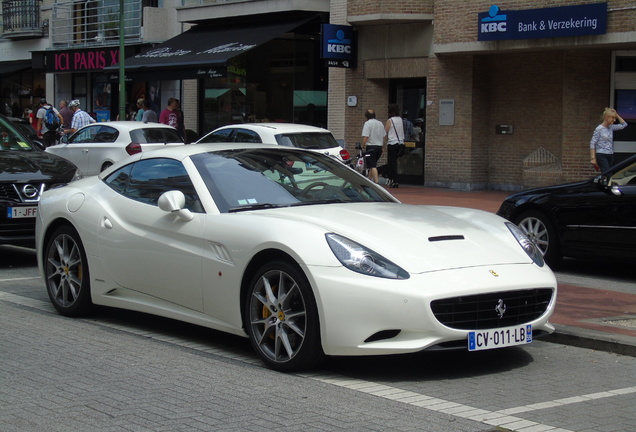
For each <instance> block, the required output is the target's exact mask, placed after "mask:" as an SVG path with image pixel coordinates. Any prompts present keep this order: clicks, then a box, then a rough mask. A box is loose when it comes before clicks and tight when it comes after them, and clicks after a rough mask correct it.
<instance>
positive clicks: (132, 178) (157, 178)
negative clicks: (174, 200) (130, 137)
mask: <svg viewBox="0 0 636 432" xmlns="http://www.w3.org/2000/svg"><path fill="white" fill-rule="evenodd" d="M104 181H105V182H106V184H108V185H109V186H110V187H111V188H112V189H113V190H115V191H117V192H119V193H121V194H122V195H124V196H126V197H128V198H130V199H132V200H135V201H139V202H142V203H145V204H150V205H153V206H156V205H157V202H158V200H159V197H160V196H161V194H162V193H164V192H168V191H171V190H180V191H181V192H183V194H184V195H185V197H186V208H187V209H189V210H190V211H193V212H195V213H203V207H202V206H201V202H200V201H199V197H198V195H197V193H196V191H195V190H194V186H193V185H192V182H191V181H190V177H189V176H188V174H187V172H186V170H185V168H184V167H183V165H182V164H181V162H179V161H176V160H173V159H159V158H158V159H146V160H141V161H138V162H136V163H133V164H130V165H127V166H125V167H123V168H122V169H120V170H117V171H115V172H113V173H112V174H110V175H109V176H108V177H107V178H106V179H105V180H104Z"/></svg>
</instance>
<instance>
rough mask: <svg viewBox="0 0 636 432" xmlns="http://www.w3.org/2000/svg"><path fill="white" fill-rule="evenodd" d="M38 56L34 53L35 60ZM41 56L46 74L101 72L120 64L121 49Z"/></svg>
mask: <svg viewBox="0 0 636 432" xmlns="http://www.w3.org/2000/svg"><path fill="white" fill-rule="evenodd" d="M38 54H40V53H33V57H34V59H35V58H36V56H37V55H38ZM41 54H42V55H43V59H42V60H43V61H42V67H43V69H44V71H45V72H46V73H57V72H89V71H101V70H102V69H104V68H105V67H108V66H114V65H117V63H118V62H119V47H100V48H94V49H82V50H66V51H45V52H43V53H41ZM37 63H39V62H37Z"/></svg>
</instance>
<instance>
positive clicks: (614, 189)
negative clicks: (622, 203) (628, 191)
mask: <svg viewBox="0 0 636 432" xmlns="http://www.w3.org/2000/svg"><path fill="white" fill-rule="evenodd" d="M611 190H612V193H613V194H614V195H616V196H623V192H622V191H621V189H620V188H619V187H618V185H614V186H612V189H611Z"/></svg>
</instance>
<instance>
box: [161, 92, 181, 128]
mask: <svg viewBox="0 0 636 432" xmlns="http://www.w3.org/2000/svg"><path fill="white" fill-rule="evenodd" d="M178 106H179V101H178V100H177V99H175V98H170V99H168V106H167V107H166V108H165V109H164V110H163V111H161V114H159V123H163V124H165V125H168V126H172V127H173V128H175V129H176V128H177V126H179V113H178V111H177V109H178Z"/></svg>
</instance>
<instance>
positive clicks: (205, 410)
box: [0, 247, 636, 432]
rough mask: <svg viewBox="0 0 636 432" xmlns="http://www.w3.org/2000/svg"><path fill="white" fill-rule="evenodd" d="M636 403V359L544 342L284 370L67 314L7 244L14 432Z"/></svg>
mask: <svg viewBox="0 0 636 432" xmlns="http://www.w3.org/2000/svg"><path fill="white" fill-rule="evenodd" d="M628 273H629V268H628V267H627V266H625V265H618V264H617V265H613V264H611V263H601V264H599V263H596V262H595V263H581V262H566V264H565V265H564V267H563V269H562V270H560V271H559V272H558V273H557V276H558V278H559V281H560V282H562V283H572V284H576V285H578V286H591V287H599V288H604V289H616V290H629V292H634V291H633V290H634V283H633V282H632V281H630V278H629V275H628ZM632 280H633V277H632ZM634 406H636V359H635V358H633V357H627V356H621V355H617V354H611V353H607V352H602V351H594V350H589V349H584V348H576V347H571V346H562V345H558V344H554V343H548V342H543V341H540V340H537V341H535V342H533V343H532V344H531V345H528V346H525V347H523V348H519V347H515V348H508V349H503V350H494V351H485V352H477V353H468V352H442V353H419V354H414V355H404V356H384V357H353V358H349V357H346V358H344V357H341V358H331V359H329V360H328V361H327V362H326V364H325V365H324V366H322V367H321V368H319V369H317V370H315V371H311V372H309V373H304V374H281V373H277V372H273V371H270V370H268V369H266V368H264V367H263V366H262V364H261V363H260V362H259V360H258V359H257V358H256V356H255V355H254V354H253V352H252V351H251V348H250V346H249V343H248V341H247V340H246V339H243V338H239V337H235V336H229V335H225V334H222V333H219V332H215V331H211V330H208V329H203V328H200V327H196V326H191V325H187V324H182V323H178V322H175V321H172V320H167V319H163V318H157V317H152V316H148V315H145V314H139V313H133V312H126V311H121V310H116V309H107V308H100V309H98V310H97V311H96V312H95V313H94V314H93V315H92V316H91V317H89V318H85V319H68V318H64V317H61V316H59V315H58V314H57V313H56V312H55V310H54V309H53V307H52V306H51V305H50V303H49V302H48V297H47V295H46V292H45V290H44V287H43V283H42V281H41V280H40V279H39V275H38V272H37V268H36V267H35V258H34V253H33V251H31V250H26V249H19V248H12V247H0V430H1V431H3V432H4V431H6V432H10V431H87V430H90V431H120V430H124V431H126V430H131V431H151V430H152V431H159V430H165V431H186V430H187V431H193V430H194V431H196V430H201V431H210V430H215V431H216V430H219V431H251V430H254V431H257V430H258V431H261V430H267V429H276V430H278V431H298V430H303V431H344V430H346V431H375V430H377V431H380V430H381V431H386V430H392V431H436V432H437V431H475V432H477V431H479V432H485V431H494V430H497V431H506V430H513V431H523V432H542V431H551V432H564V431H577V432H588V431H589V432H591V431H595V432H597V431H627V430H636V412H635V411H634Z"/></svg>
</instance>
